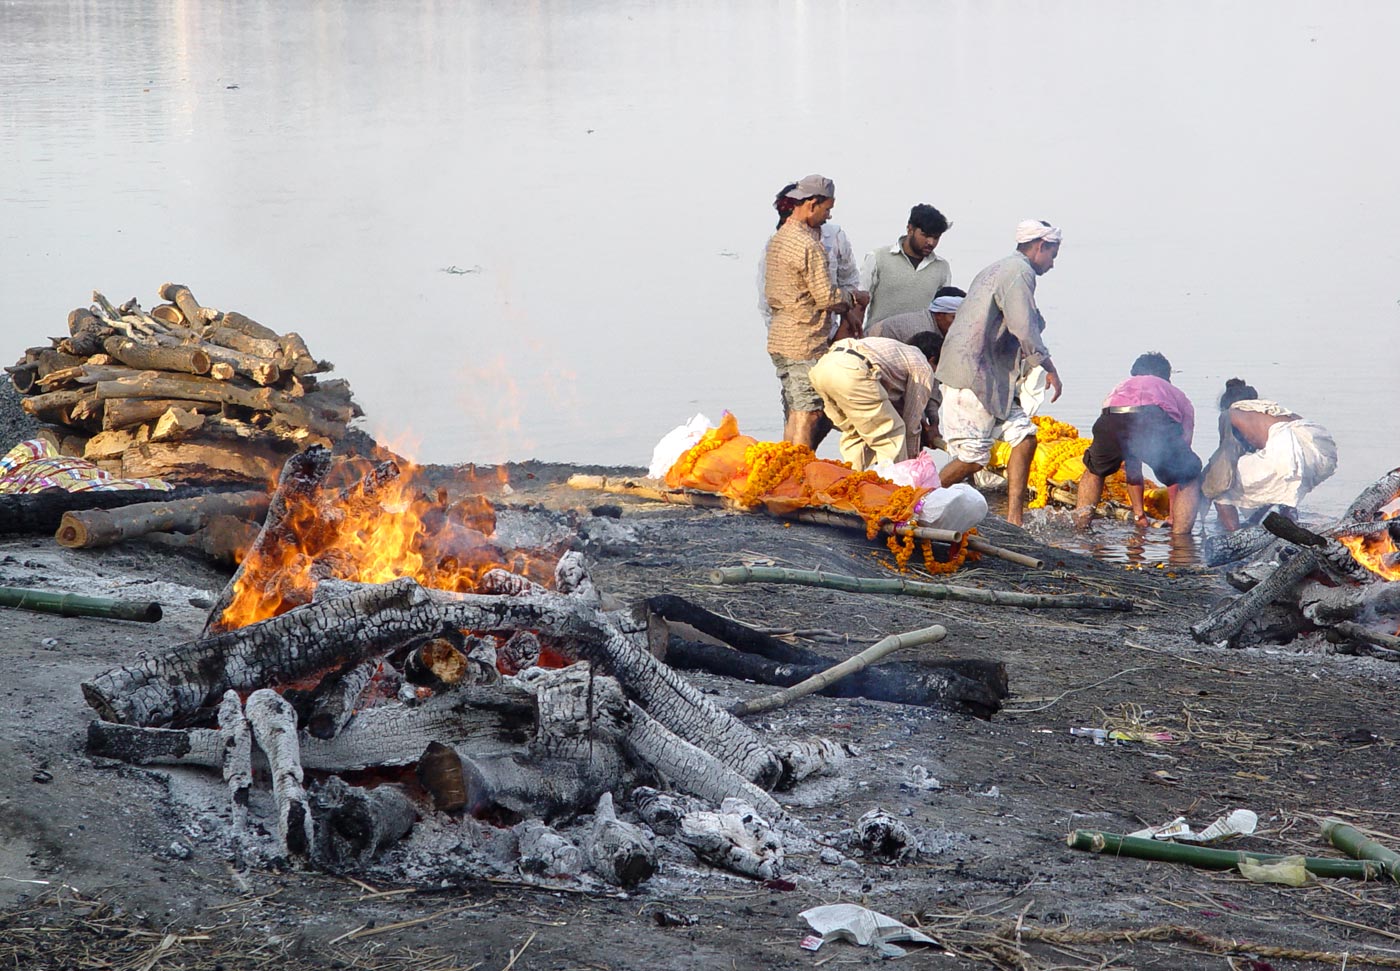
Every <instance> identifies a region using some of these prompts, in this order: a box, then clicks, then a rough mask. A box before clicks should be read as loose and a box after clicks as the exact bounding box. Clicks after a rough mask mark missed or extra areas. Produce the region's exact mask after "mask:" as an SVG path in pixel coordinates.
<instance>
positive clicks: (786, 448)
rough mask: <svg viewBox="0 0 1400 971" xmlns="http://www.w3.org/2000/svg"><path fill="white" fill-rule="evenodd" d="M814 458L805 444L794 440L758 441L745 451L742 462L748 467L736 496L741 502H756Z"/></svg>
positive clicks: (751, 503) (750, 503)
mask: <svg viewBox="0 0 1400 971" xmlns="http://www.w3.org/2000/svg"><path fill="white" fill-rule="evenodd" d="M816 460H817V456H816V453H814V452H813V451H812V450H811V449H810V448H808V447H807V446H806V445H798V444H796V443H795V442H757V443H755V444H753V445H750V446H749V447H748V448H747V449H746V450H745V451H744V465H745V466H746V467H747V468H748V470H749V476H748V479H747V481H746V483H745V485H744V490H743V492H741V493H739V496H738V498H737V499H736V500H735V501H736V502H738V503H739V505H741V506H756V505H758V504H759V503H760V502H762V501H763V496H764V495H766V494H767V493H770V492H772V491H773V490H774V489H776V488H777V487H778V486H779V485H781V484H782V483H784V482H786V481H787V480H788V479H791V478H795V477H797V476H800V475H801V474H802V470H803V469H804V468H805V467H806V465H807V463H808V462H815V461H816Z"/></svg>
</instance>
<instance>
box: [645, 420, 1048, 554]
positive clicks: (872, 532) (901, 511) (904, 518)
mask: <svg viewBox="0 0 1400 971" xmlns="http://www.w3.org/2000/svg"><path fill="white" fill-rule="evenodd" d="M1066 427H1068V426H1066ZM737 435H738V425H737V422H735V421H734V420H733V418H732V416H730V415H726V416H725V421H724V422H723V423H722V424H721V425H720V427H718V428H712V429H710V430H709V431H707V432H706V433H705V434H704V435H703V436H701V438H700V440H699V441H698V442H696V443H695V445H693V446H692V447H691V448H690V449H688V450H687V451H686V452H685V453H684V454H683V455H682V456H681V457H680V458H679V459H677V461H676V463H675V464H674V465H673V466H672V467H671V470H670V471H669V472H668V473H667V476H666V478H667V481H669V482H673V483H674V482H681V481H686V480H693V478H694V472H695V467H696V465H697V463H698V462H699V461H700V460H701V459H702V458H704V456H706V455H708V454H709V453H710V452H713V451H714V450H715V449H717V448H720V447H721V446H723V445H724V444H726V443H727V442H729V441H732V440H733V439H734V438H735V437H736V436H737ZM825 461H827V460H823V459H818V458H817V456H816V455H815V454H814V453H813V452H812V450H811V449H809V448H807V447H806V446H803V445H797V444H794V443H791V442H754V443H753V444H752V445H749V446H748V447H747V448H745V450H744V456H743V462H742V465H741V466H740V467H739V468H738V469H737V470H736V471H735V472H734V473H732V475H733V478H732V485H731V486H729V487H719V486H717V487H716V488H714V489H713V490H711V491H717V492H721V493H722V494H724V495H728V496H730V497H731V498H733V499H734V500H735V502H736V503H737V504H739V505H741V506H745V507H753V506H757V505H760V504H761V503H763V502H765V501H767V500H769V499H780V500H781V502H782V504H783V505H785V506H787V507H789V508H790V507H792V506H803V505H807V506H823V505H825V506H837V507H846V506H848V507H850V508H851V509H853V510H854V511H855V512H856V513H857V514H858V515H859V516H860V517H861V519H862V520H863V521H864V522H865V535H866V538H867V539H872V540H873V539H874V538H875V537H876V536H878V535H879V533H880V530H881V527H882V526H883V525H884V524H885V523H890V524H892V525H894V526H896V527H899V526H902V525H909V524H913V523H915V522H916V521H917V518H916V516H917V509H918V505H919V502H920V501H921V500H922V499H923V497H924V496H925V495H926V494H927V492H928V490H927V489H917V488H914V487H913V486H898V487H894V488H892V489H889V487H891V486H894V483H892V482H890V481H889V480H887V479H883V478H881V477H880V476H879V475H878V474H877V473H875V472H871V471H868V470H867V471H864V472H856V471H854V470H853V469H852V467H851V465H850V464H849V463H846V462H829V463H828V464H830V465H835V466H838V467H842V468H845V469H848V470H851V471H850V474H849V475H845V476H843V477H841V478H840V479H838V480H837V481H835V482H831V483H830V484H829V485H827V486H826V487H825V488H823V489H822V491H821V494H820V495H818V494H817V493H816V490H815V489H814V488H813V486H812V484H811V482H810V481H808V479H807V475H806V466H807V465H808V464H809V463H812V462H825ZM789 481H792V482H795V483H796V484H797V489H796V491H797V495H796V496H794V495H793V494H792V489H791V488H789V489H786V490H784V491H783V493H782V495H781V496H775V493H776V492H777V491H778V490H779V489H780V488H782V487H783V485H784V484H785V483H788V482H789ZM740 483H742V488H739V484H740ZM868 484H870V485H881V486H884V487H886V488H887V489H889V491H885V492H884V493H883V497H884V501H883V502H881V503H879V504H878V505H875V504H872V503H871V502H869V501H867V500H865V499H864V498H863V497H862V486H865V485H868ZM886 545H887V546H888V548H889V550H890V552H891V553H893V554H894V557H895V564H896V568H897V569H898V570H900V571H901V572H903V571H905V570H907V568H908V563H909V560H910V559H911V558H912V557H913V554H914V550H915V548H916V546H917V547H919V548H920V549H921V551H922V553H923V561H924V564H925V566H926V567H928V569H929V572H930V573H952V572H953V571H954V570H956V569H957V568H958V567H959V566H961V565H962V563H964V562H965V561H966V560H967V559H968V558H969V557H971V558H972V559H976V558H977V554H976V553H969V552H968V550H967V543H966V540H964V541H963V542H962V543H961V544H954V545H953V546H952V547H951V548H950V551H949V557H948V559H947V560H939V559H937V558H936V557H935V556H934V555H933V544H932V543H930V542H929V541H928V540H919V539H917V538H916V537H915V536H913V535H912V534H910V535H904V536H901V535H899V534H898V533H892V534H891V535H890V536H888V537H887V538H886Z"/></svg>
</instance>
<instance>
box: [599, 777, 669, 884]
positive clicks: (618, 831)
mask: <svg viewBox="0 0 1400 971" xmlns="http://www.w3.org/2000/svg"><path fill="white" fill-rule="evenodd" d="M584 855H585V856H586V857H587V858H588V862H589V864H591V865H592V867H593V871H594V872H595V873H597V874H598V875H599V876H600V877H602V878H603V879H604V880H606V881H607V882H608V883H611V884H612V885H613V886H616V887H623V888H624V889H631V888H632V887H635V886H637V884H639V883H641V882H642V881H643V880H646V879H647V878H648V877H650V876H651V875H652V874H653V873H655V872H656V867H657V862H656V844H655V842H654V841H653V840H652V838H651V837H650V836H649V835H647V833H646V832H645V831H644V830H642V829H639V828H638V827H636V826H633V825H632V824H631V823H626V822H623V821H622V820H620V819H618V818H617V813H616V812H615V811H614V810H613V798H612V793H611V792H605V793H603V796H602V798H600V799H599V800H598V808H597V809H596V810H595V811H594V814H593V828H592V830H590V832H589V835H588V840H587V842H586V843H585V844H584Z"/></svg>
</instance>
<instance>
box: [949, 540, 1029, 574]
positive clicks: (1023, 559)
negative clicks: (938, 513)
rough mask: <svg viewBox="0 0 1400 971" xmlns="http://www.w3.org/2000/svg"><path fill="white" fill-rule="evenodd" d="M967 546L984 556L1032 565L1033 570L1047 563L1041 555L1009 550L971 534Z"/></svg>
mask: <svg viewBox="0 0 1400 971" xmlns="http://www.w3.org/2000/svg"><path fill="white" fill-rule="evenodd" d="M967 548H968V549H970V550H972V551H973V552H974V553H981V554H983V555H984V556H994V557H996V558H997V559H999V560H1005V561H1006V562H1008V563H1017V564H1019V565H1021V566H1025V567H1030V568H1031V569H1032V570H1039V569H1040V568H1041V567H1043V566H1044V565H1045V561H1044V560H1042V559H1040V558H1039V557H1035V556H1027V555H1026V554H1025V553H1017V552H1016V551H1015V550H1008V549H1006V548H1005V547H1002V546H993V545H992V544H991V543H988V542H987V541H986V540H985V539H983V538H982V537H980V536H969V537H968V538H967Z"/></svg>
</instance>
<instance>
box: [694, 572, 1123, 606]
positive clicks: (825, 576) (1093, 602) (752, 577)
mask: <svg viewBox="0 0 1400 971" xmlns="http://www.w3.org/2000/svg"><path fill="white" fill-rule="evenodd" d="M710 582H711V583H716V584H730V583H795V584H798V585H800V586H806V587H825V588H827V589H830V590H845V591H847V592H848V593H903V594H909V595H910V596H913V597H925V598H927V599H929V600H959V601H963V602H964V603H978V604H991V605H995V606H1000V607H1077V608H1087V609H1091V610H1132V609H1133V602H1132V601H1131V600H1125V599H1123V598H1120V597H1097V596H1087V595H1085V594H1079V593H1068V594H1050V593H1018V592H1015V591H1011V590H984V589H982V588H981V587H960V586H955V585H953V584H948V583H924V582H921V581H918V580H905V579H903V578H893V577H892V578H889V579H883V578H880V579H867V578H865V577H850V576H842V575H841V574H836V573H822V572H820V571H817V570H789V569H786V568H784V567H772V566H730V567H724V568H723V569H719V570H711V571H710Z"/></svg>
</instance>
